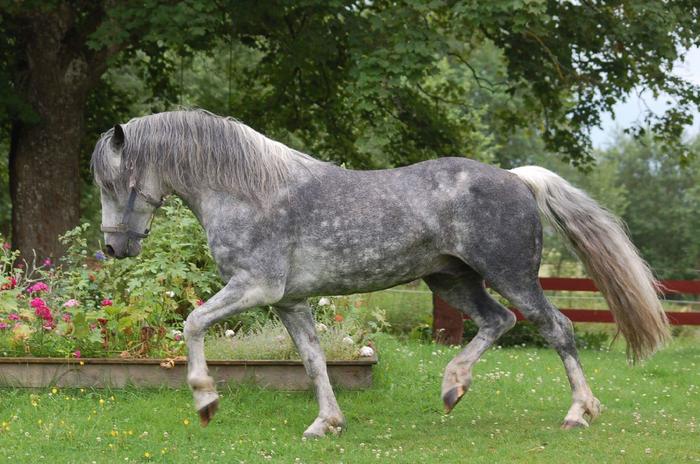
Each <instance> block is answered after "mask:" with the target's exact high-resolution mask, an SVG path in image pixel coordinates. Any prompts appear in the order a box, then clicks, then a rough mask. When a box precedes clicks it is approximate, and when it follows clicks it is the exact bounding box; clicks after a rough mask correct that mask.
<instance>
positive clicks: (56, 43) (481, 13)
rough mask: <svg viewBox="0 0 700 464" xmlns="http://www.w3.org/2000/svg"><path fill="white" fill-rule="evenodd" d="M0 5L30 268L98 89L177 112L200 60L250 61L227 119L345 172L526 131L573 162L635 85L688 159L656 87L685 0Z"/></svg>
mask: <svg viewBox="0 0 700 464" xmlns="http://www.w3.org/2000/svg"><path fill="white" fill-rule="evenodd" d="M0 1H2V3H0V5H1V6H2V11H3V20H2V23H0V28H1V30H2V44H1V45H0V53H1V54H2V59H1V60H0V62H1V64H0V80H1V81H2V84H0V85H3V86H4V87H5V88H6V90H7V91H4V92H3V93H2V97H0V118H3V121H2V126H3V127H7V126H9V127H10V131H9V132H10V134H11V137H10V140H11V143H10V146H11V148H10V184H11V192H12V202H13V242H14V244H15V245H16V246H18V247H19V248H20V249H21V250H22V251H23V253H25V254H26V253H28V252H29V250H30V249H31V248H36V249H38V251H39V252H40V254H44V255H46V254H56V253H59V252H60V248H59V247H58V245H57V243H56V241H55V237H56V236H57V235H58V234H59V233H61V232H63V230H65V229H66V228H68V227H70V226H72V225H74V224H75V222H76V221H77V218H78V215H79V206H78V205H79V188H78V186H79V183H76V182H74V181H73V179H76V178H77V173H78V168H79V166H80V148H79V147H80V142H81V139H83V138H84V134H85V123H86V108H87V107H88V105H89V102H90V101H93V102H95V99H94V95H95V93H96V92H98V91H105V90H106V89H107V87H106V86H105V85H104V84H105V81H104V79H103V76H104V73H105V71H106V70H107V69H110V68H112V69H114V67H115V66H120V65H124V64H125V63H129V64H130V65H131V66H136V65H138V66H139V69H141V70H145V72H144V75H145V76H146V82H147V84H148V85H149V86H150V87H151V89H152V90H153V92H154V93H153V95H154V96H155V95H157V96H159V97H162V96H163V95H165V96H166V97H165V98H164V100H165V101H166V102H167V103H171V104H173V103H177V102H176V101H173V100H174V98H172V91H173V89H177V94H178V97H179V98H178V100H181V99H182V96H183V95H185V93H186V92H185V91H184V90H185V89H183V85H182V76H183V73H184V66H183V63H185V62H187V63H192V60H193V59H194V57H195V56H196V55H197V54H198V53H199V52H198V51H206V52H207V53H210V52H216V51H217V50H219V51H221V50H225V51H227V52H228V56H229V59H228V63H233V62H235V60H232V59H231V58H230V57H231V53H232V50H242V49H243V48H245V49H246V50H248V51H250V52H251V54H252V55H254V56H255V57H256V58H255V59H256V61H255V64H254V66H249V67H248V71H249V73H248V74H247V75H245V76H241V77H240V78H237V79H235V83H236V84H238V85H240V86H241V88H240V89H236V92H235V93H236V95H237V100H236V102H237V103H236V104H237V105H238V107H237V108H236V110H237V114H236V116H239V117H242V118H243V119H244V120H246V122H249V123H251V124H252V125H254V126H256V127H257V128H261V129H264V130H266V131H267V132H268V133H272V134H275V133H279V134H282V135H283V136H284V137H285V138H286V139H287V140H293V141H297V142H299V143H300V144H302V145H303V146H305V147H309V148H310V149H311V151H313V152H316V153H320V154H321V156H323V157H325V158H327V159H332V160H336V161H342V162H346V163H347V164H348V165H349V166H354V167H376V166H391V165H401V164H407V163H410V162H414V161H418V160H420V159H425V158H430V157H437V156H445V155H457V154H468V155H472V156H475V155H476V156H478V155H479V154H480V153H484V152H486V153H487V156H486V158H490V157H491V156H492V154H493V153H495V155H494V156H496V158H495V159H498V154H497V153H496V152H497V151H498V147H496V145H497V144H498V143H501V144H505V143H507V141H508V135H507V134H509V133H512V132H513V131H516V130H520V129H522V128H528V129H530V130H532V131H533V133H534V134H536V135H538V136H541V137H542V139H543V140H544V142H545V146H546V148H548V149H550V150H554V151H557V152H559V153H561V155H562V156H563V157H564V158H566V159H568V160H571V161H572V162H573V163H575V164H585V163H586V162H588V161H590V159H591V158H590V153H589V152H590V141H589V138H588V128H589V127H591V126H593V125H596V124H598V123H599V113H600V111H604V110H610V109H612V107H613V105H614V104H615V103H616V102H617V101H619V100H620V99H621V98H623V97H624V95H626V94H627V93H628V92H630V91H631V90H632V89H634V88H636V87H646V88H650V89H652V90H653V91H654V92H665V93H667V94H669V95H671V96H674V97H677V98H678V105H676V106H675V107H674V108H672V109H670V110H669V111H668V112H667V113H666V115H664V116H663V117H662V118H661V119H659V120H653V118H652V119H650V120H649V121H648V122H649V124H651V125H652V128H653V129H654V131H655V133H656V134H657V136H658V137H659V138H661V139H662V140H663V141H665V142H666V143H667V144H668V145H669V146H671V147H674V148H676V149H678V150H679V151H680V152H681V153H685V152H684V151H683V150H684V148H683V146H682V145H680V144H679V138H680V133H681V130H682V127H683V124H685V123H687V122H688V121H689V116H687V115H688V114H690V112H688V111H687V109H688V108H689V107H690V105H694V104H698V102H700V91H699V90H698V88H697V87H696V86H693V85H692V84H690V83H688V82H685V81H683V80H682V79H679V78H675V77H671V76H670V74H669V71H670V69H671V67H672V65H673V62H674V60H675V59H676V58H677V57H678V50H679V48H680V47H688V46H690V45H692V44H697V43H698V37H697V34H696V32H695V31H697V29H698V6H697V5H696V4H695V2H693V1H691V0H685V1H681V0H675V1H662V0H650V1H646V2H634V1H624V0H615V1H607V2H603V1H594V0H589V1H583V2H575V3H573V2H571V3H570V2H560V1H557V0H549V1H543V0H531V1H528V0H516V1H497V2H477V1H460V2H455V1H448V0H432V1H430V2H426V1H424V0H400V1H393V0H392V1H387V0H377V1H373V2H364V1H355V2H353V1H344V0H324V1H321V0H303V1H296V2H288V1H283V0H273V1H268V2H259V1H252V0H239V1H231V0H220V1H218V2H195V1H185V2H165V1H162V2H161V1H158V0H149V1H146V2H138V3H137V2H131V1H128V2H110V1H106V0H105V1H102V2H88V1H83V2H80V1H73V2H66V1H58V0H55V1H52V2H29V1H28V2H19V3H18V2H12V1H9V0H0ZM242 47H243V48H242ZM485 49H491V50H492V55H493V56H495V57H497V59H495V60H494V59H487V58H489V57H487V56H481V57H480V56H479V53H481V51H483V50H485ZM493 56H492V57H491V58H493ZM228 71H229V72H228V86H227V87H228V89H230V88H231V84H232V83H233V80H232V79H231V71H230V67H229V70H228ZM178 84H179V85H178ZM248 90H250V91H248ZM227 93H228V97H229V98H230V97H231V96H232V93H234V92H232V91H231V90H228V92H227ZM168 94H170V96H168ZM102 95H103V96H104V95H110V93H109V92H104V93H103V94H102ZM112 95H114V94H112ZM127 97H128V98H132V99H137V98H138V96H135V95H127ZM514 102H515V103H514ZM103 103H104V105H105V106H109V105H110V104H111V103H112V102H109V101H105V102H103ZM92 107H93V108H95V106H94V105H93V106H92ZM226 107H227V108H225V109H234V108H233V106H232V105H231V103H230V102H229V104H228V105H226ZM225 112H228V111H225ZM104 129H106V127H104ZM640 131H641V129H640ZM504 134H505V135H504ZM88 145H89V144H88ZM489 153H492V154H489ZM47 175H50V176H51V177H50V180H49V181H48V182H47V181H46V177H47Z"/></svg>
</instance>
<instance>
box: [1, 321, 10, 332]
mask: <svg viewBox="0 0 700 464" xmlns="http://www.w3.org/2000/svg"><path fill="white" fill-rule="evenodd" d="M8 327H9V325H7V324H5V323H4V322H0V330H5V329H6V328H8Z"/></svg>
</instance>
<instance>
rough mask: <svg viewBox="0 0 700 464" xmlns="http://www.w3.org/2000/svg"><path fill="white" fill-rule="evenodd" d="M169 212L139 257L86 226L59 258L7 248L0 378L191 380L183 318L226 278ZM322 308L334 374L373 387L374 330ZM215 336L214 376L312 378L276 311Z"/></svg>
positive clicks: (299, 382) (26, 382)
mask: <svg viewBox="0 0 700 464" xmlns="http://www.w3.org/2000/svg"><path fill="white" fill-rule="evenodd" d="M164 210H165V213H166V214H168V215H169V218H167V219H168V220H162V221H160V226H159V227H154V230H153V232H152V234H151V238H150V239H149V247H147V249H148V250H150V251H144V253H142V256H140V257H138V258H135V259H130V260H123V261H115V260H106V259H105V256H104V255H103V254H102V252H100V251H97V252H95V253H92V252H89V251H88V249H89V248H88V246H87V241H88V240H87V236H88V234H89V227H88V226H87V225H82V226H80V227H78V228H76V229H75V230H73V231H70V232H69V233H68V234H66V235H65V236H64V237H63V238H62V240H63V241H64V243H65V244H66V246H67V248H68V252H67V253H66V256H65V257H64V258H63V259H62V260H61V261H60V262H58V263H54V262H52V261H51V260H50V259H47V260H44V261H43V262H42V263H40V264H37V263H26V262H18V255H17V252H14V251H12V250H11V249H10V247H9V245H8V244H3V245H2V249H1V250H0V365H2V374H0V385H15V386H27V387H35V386H48V385H54V384H55V385H61V386H113V387H120V386H124V385H126V384H134V385H137V386H183V385H184V379H185V378H186V375H185V368H186V366H185V365H184V359H185V354H186V347H185V343H184V340H183V336H182V332H181V330H182V322H183V320H184V318H185V317H186V316H187V314H188V312H189V311H191V310H192V308H194V307H196V306H197V305H200V304H202V303H203V300H204V299H206V298H208V297H210V296H211V295H212V294H213V293H215V291H216V289H217V288H219V287H220V285H221V283H220V281H219V280H218V277H217V276H216V272H215V270H214V265H213V263H212V262H211V258H210V257H209V256H208V255H207V253H206V249H207V248H206V244H205V242H204V238H203V237H202V236H201V233H200V232H201V231H199V230H198V229H197V227H198V226H197V223H196V220H195V219H194V218H192V217H191V215H189V213H187V211H186V210H185V209H184V208H183V207H182V205H181V204H180V203H179V202H174V203H173V204H171V205H168V206H166V207H164ZM2 242H3V240H2V237H0V243H2ZM173 249H177V250H178V253H173V252H172V250H173ZM202 250H204V251H202ZM28 269H29V271H28ZM315 306H316V309H317V318H319V319H320V320H321V321H322V322H320V323H319V324H318V327H317V328H318V331H319V338H320V340H321V344H322V346H323V348H324V350H325V351H326V353H327V358H328V360H329V362H328V365H329V374H330V375H331V377H332V378H335V380H336V381H337V383H338V384H339V385H342V386H344V387H347V388H359V387H366V386H368V385H369V383H371V366H372V365H373V364H374V363H375V362H376V357H375V356H374V353H373V351H372V349H371V348H369V347H366V346H365V347H363V345H364V344H365V343H366V342H367V341H368V334H369V333H371V330H370V331H367V330H360V329H359V326H360V324H358V322H357V321H355V320H347V319H346V318H345V317H344V316H343V315H342V314H340V313H339V312H337V311H336V308H335V306H334V305H333V303H332V301H331V300H329V299H328V298H322V299H320V300H318V301H316V302H315ZM213 332H215V333H216V334H215V335H213V336H211V337H209V338H208V340H207V344H206V346H207V356H208V358H209V359H213V360H214V361H211V362H210V366H211V368H212V371H213V373H214V375H215V377H216V378H218V379H221V380H222V381H224V382H227V381H245V382H254V383H258V384H261V385H264V386H269V387H278V388H285V389H298V388H306V387H307V386H308V385H309V381H308V378H307V377H306V374H305V372H304V370H303V366H302V365H301V363H300V362H299V361H298V355H297V353H296V350H295V348H294V346H293V344H292V342H291V339H290V338H289V336H288V335H287V333H286V330H285V329H284V327H282V326H281V324H280V323H279V321H277V320H276V319H275V317H274V316H273V315H272V313H271V312H270V311H269V309H263V310H262V311H251V312H249V313H248V314H246V315H244V316H241V317H240V318H237V319H233V320H231V321H228V322H226V323H225V324H223V325H221V326H218V327H217V328H216V329H215V330H214V331H213ZM361 352H363V354H364V355H365V356H364V357H361V356H360V354H361ZM274 379H277V381H276V382H274V383H272V381H273V380H274Z"/></svg>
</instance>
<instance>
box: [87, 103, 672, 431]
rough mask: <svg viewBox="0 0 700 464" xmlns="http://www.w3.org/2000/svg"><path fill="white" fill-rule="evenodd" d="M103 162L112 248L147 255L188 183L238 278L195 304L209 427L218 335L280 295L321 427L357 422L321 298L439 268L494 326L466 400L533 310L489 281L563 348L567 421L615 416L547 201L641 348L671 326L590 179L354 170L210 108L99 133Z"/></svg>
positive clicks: (445, 281)
mask: <svg viewBox="0 0 700 464" xmlns="http://www.w3.org/2000/svg"><path fill="white" fill-rule="evenodd" d="M92 168H93V171H94V175H95V179H96V182H97V184H98V185H99V186H100V188H101V194H102V221H103V230H104V232H105V243H106V249H107V251H108V253H109V254H110V255H112V256H114V257H116V258H124V257H127V256H136V255H138V253H139V252H140V250H141V241H142V239H143V238H145V237H146V235H147V234H148V231H147V228H148V227H149V223H150V220H151V218H152V215H153V213H154V211H155V209H156V208H157V207H158V206H159V205H160V204H161V199H162V198H163V197H164V196H166V195H169V194H173V193H174V194H176V195H178V196H180V197H181V198H182V199H183V200H184V201H185V202H186V203H187V205H188V206H189V207H190V208H191V209H192V211H193V212H194V214H195V215H196V216H197V218H198V219H199V221H200V222H201V224H202V226H203V227H204V230H205V231H206V233H207V238H208V241H209V246H210V247H211V253H212V255H213V256H214V259H215V260H216V263H217V265H218V267H219V270H220V272H221V275H222V277H223V279H224V281H225V282H226V284H225V285H224V287H223V288H222V289H221V291H219V292H218V293H217V294H216V295H214V296H213V297H212V298H211V299H210V300H209V301H207V302H206V303H205V304H203V305H202V306H200V307H198V308H196V309H195V310H194V311H192V313H191V314H190V315H189V317H188V318H187V321H186V323H185V328H184V333H185V338H186V341H187V347H188V376H187V380H188V383H189V385H190V387H191V388H192V391H193V395H194V403H195V407H196V409H197V410H198V411H199V415H200V418H201V420H202V423H203V424H204V425H206V424H207V423H208V422H209V421H210V419H211V418H212V416H213V415H214V413H215V411H216V409H217V406H218V395H217V393H216V388H215V383H214V380H213V379H212V378H211V377H209V375H208V373H207V365H206V360H205V357H204V335H205V331H206V330H207V328H208V327H210V326H211V325H212V324H214V323H215V322H217V321H221V320H223V319H225V318H227V317H230V316H233V315H234V314H238V313H240V312H242V311H245V310H246V309H249V308H252V307H256V306H264V305H273V306H274V307H275V309H276V311H277V314H279V317H280V319H281V320H282V322H283V323H284V325H285V326H286V327H287V330H288V331H289V334H290V335H291V337H292V339H293V340H294V343H295V344H296V347H297V349H298V351H299V354H300V356H301V359H302V360H303V362H304V366H305V367H306V371H307V373H308V375H309V376H310V378H311V379H312V380H313V384H314V387H315V391H316V396H317V399H318V403H319V408H320V411H319V414H318V417H317V418H316V420H315V421H314V422H313V423H312V424H311V425H310V426H309V428H308V429H307V430H306V432H305V433H304V434H305V435H306V436H322V435H324V434H325V433H326V432H328V431H334V432H335V431H339V430H341V429H342V428H343V426H344V418H343V415H342V413H341V411H340V408H339V407H338V403H337V402H336V398H335V395H334V393H333V390H332V388H331V385H330V383H329V380H328V374H327V372H326V363H325V358H324V355H323V352H322V351H321V348H320V346H319V342H318V338H317V336H316V333H315V327H314V319H313V315H312V312H311V310H310V308H309V306H308V304H307V302H306V300H307V298H308V297H309V296H313V295H339V294H350V293H355V292H368V291H374V290H380V289H384V288H388V287H392V286H394V285H397V284H401V283H404V282H409V281H412V280H415V279H419V278H422V279H424V280H425V282H426V283H427V284H428V285H429V286H430V288H431V289H432V290H433V291H434V292H435V293H437V294H438V295H440V297H441V298H443V299H444V300H446V301H447V302H449V303H450V304H451V305H452V306H454V307H455V308H458V309H459V310H461V311H463V312H464V313H465V314H468V315H469V316H470V317H472V318H473V319H474V321H475V322H476V323H477V324H478V326H479V331H478V333H477V335H476V336H475V337H474V339H473V340H471V341H470V342H469V344H467V346H466V347H465V348H464V349H463V350H462V351H461V352H460V353H459V354H457V356H456V357H455V358H454V359H453V360H452V361H450V363H449V364H448V365H447V367H446V369H445V373H444V380H443V383H442V399H443V402H444V404H445V408H446V410H447V411H448V412H449V411H450V410H451V409H452V408H453V407H454V406H455V405H456V404H457V402H458V401H459V400H460V399H461V398H462V396H463V395H464V394H465V392H466V391H467V390H468V388H469V385H470V383H471V378H472V367H473V366H474V364H475V363H476V362H477V360H478V359H479V357H480V356H481V355H482V354H483V353H484V351H485V350H486V349H487V348H488V347H489V346H491V345H492V344H493V343H494V342H495V341H496V340H497V339H498V337H499V336H501V335H502V334H503V333H504V332H505V331H507V330H508V329H510V328H511V327H512V326H513V324H514V323H515V317H514V316H513V313H511V312H510V311H509V310H508V309H506V308H505V307H504V306H502V305H501V304H499V303H498V302H497V301H495V300H494V299H493V298H492V297H491V296H489V294H488V293H487V292H486V290H485V289H484V281H488V283H489V284H490V286H491V287H492V288H493V289H494V290H495V291H497V292H498V293H500V294H501V295H502V296H504V297H505V298H506V299H508V300H509V301H510V302H511V303H512V304H513V305H515V306H517V307H518V308H519V309H520V310H521V311H522V312H523V314H524V315H525V316H526V317H527V318H528V319H529V320H530V321H532V322H533V323H534V324H536V325H537V327H538V328H539V330H540V332H541V333H542V335H543V336H544V337H545V338H546V339H547V341H548V342H549V343H550V344H551V345H552V346H553V347H554V348H555V349H556V350H557V352H558V353H559V356H560V357H561V359H562V361H563V363H564V366H565V368H566V373H567V376H568V378H569V382H570V384H571V389H572V394H573V404H572V406H571V408H570V409H569V411H568V413H567V415H566V417H565V418H564V422H563V425H562V427H564V428H571V427H576V426H587V425H588V422H587V420H586V417H588V419H592V418H595V417H596V416H597V415H598V414H599V412H600V403H599V401H598V400H597V399H596V398H595V397H594V396H593V394H592V392H591V390H590V388H589V387H588V384H587V383H586V379H585V377H584V374H583V370H582V368H581V364H580V362H579V359H578V354H577V352H576V348H575V344H574V337H573V333H572V327H571V323H570V321H569V320H568V319H567V318H566V317H565V316H563V315H562V314H561V313H560V312H559V311H558V310H557V309H556V308H555V307H554V306H553V305H552V304H551V303H550V302H549V301H547V299H546V298H545V296H544V294H543V292H542V288H541V287H540V284H539V281H538V278H537V273H538V269H539V265H540V257H541V249H542V224H541V222H540V213H542V215H543V216H544V217H545V218H546V219H547V220H548V221H549V222H550V223H551V224H552V225H553V226H554V227H555V228H556V229H557V230H558V231H560V232H561V233H563V234H564V235H565V236H566V237H567V238H568V239H569V241H570V242H571V245H572V248H573V249H574V250H575V251H576V253H577V254H578V255H579V257H580V258H581V259H582V261H583V263H584V264H585V266H586V268H587V270H588V272H589V274H590V275H591V277H592V278H593V279H594V280H595V282H596V284H597V285H598V288H599V289H600V290H601V291H602V292H603V293H604V295H605V297H606V299H607V302H608V305H609V306H610V309H611V310H612V312H613V314H614V316H615V319H616V321H617V324H618V327H619V329H620V331H621V332H622V334H623V335H624V336H625V338H626V340H627V345H628V356H629V357H630V359H631V360H637V359H641V358H644V357H646V356H648V355H650V354H651V353H653V352H654V351H655V350H656V349H657V348H658V347H659V346H661V345H662V344H663V343H664V342H665V341H666V340H667V338H668V336H669V335H668V334H669V332H668V322H667V320H666V318H665V315H664V313H663V311H662V309H661V306H660V303H659V301H658V299H657V294H656V290H657V289H656V282H655V280H654V278H653V276H652V274H651V272H650V271H649V269H648V267H647V265H646V264H645V263H644V262H643V261H642V260H641V259H640V257H639V256H638V254H637V251H636V250H635V248H634V246H633V245H632V244H631V243H630V241H629V239H628V238H627V236H626V234H625V233H624V231H623V227H622V226H621V224H620V223H619V221H618V220H617V219H616V218H615V217H614V216H612V215H611V214H610V213H608V212H607V211H605V210H604V209H602V208H601V207H600V206H598V205H597V204H596V203H595V202H594V201H593V200H591V199H590V198H589V197H588V196H587V195H586V194H585V193H584V192H582V191H581V190H578V189H576V188H574V187H572V186H571V185H570V184H568V183H567V182H566V181H564V180H563V179H562V178H560V177H559V176H557V175H556V174H554V173H552V172H550V171H547V170H545V169H543V168H539V167H533V166H530V167H522V168H517V169H512V170H510V171H506V170H503V169H499V168H497V167H493V166H488V165H485V164H482V163H479V162H476V161H472V160H468V159H464V158H441V159H438V160H432V161H425V162H422V163H418V164H415V165H412V166H407V167H403V168H398V169H387V170H378V171H351V170H347V169H343V168H341V167H338V166H334V165H332V164H328V163H325V162H321V161H318V160H316V159H314V158H312V157H310V156H308V155H305V154H303V153H300V152H298V151H295V150H293V149H291V148H288V147H286V146H284V145H282V144H280V143H278V142H275V141H273V140H270V139H268V138H266V137H264V136H263V135H261V134H259V133H257V132H255V131H254V130H252V129H251V128H249V127H247V126H245V125H243V124H241V123H239V122H237V121H235V120H232V119H227V118H222V117H218V116H215V115H213V114H210V113H207V112H204V111H175V112H167V113H160V114H154V115H152V116H146V117H142V118H138V119H134V120H132V121H129V122H128V123H126V124H124V125H117V126H115V127H114V128H113V129H111V130H109V131H108V132H106V133H105V134H104V135H103V136H102V137H101V138H100V140H99V141H98V142H97V146H96V147H95V151H94V153H93V156H92Z"/></svg>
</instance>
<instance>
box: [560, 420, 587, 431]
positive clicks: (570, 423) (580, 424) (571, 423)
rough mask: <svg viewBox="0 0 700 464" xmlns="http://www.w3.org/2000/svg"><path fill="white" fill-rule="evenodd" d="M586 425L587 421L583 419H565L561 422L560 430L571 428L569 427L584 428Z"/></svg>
mask: <svg viewBox="0 0 700 464" xmlns="http://www.w3.org/2000/svg"><path fill="white" fill-rule="evenodd" d="M586 427H588V422H586V420H585V419H577V420H572V419H566V420H565V421H564V422H563V423H562V424H561V429H562V430H571V429H577V428H586Z"/></svg>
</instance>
